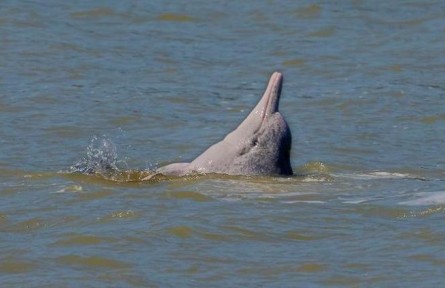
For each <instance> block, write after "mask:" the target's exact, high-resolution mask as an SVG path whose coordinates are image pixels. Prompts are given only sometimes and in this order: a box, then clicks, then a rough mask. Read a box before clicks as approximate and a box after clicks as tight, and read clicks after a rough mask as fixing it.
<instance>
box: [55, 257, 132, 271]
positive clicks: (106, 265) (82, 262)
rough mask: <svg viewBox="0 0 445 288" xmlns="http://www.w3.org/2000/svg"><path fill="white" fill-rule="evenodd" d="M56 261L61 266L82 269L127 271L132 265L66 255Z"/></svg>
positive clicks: (104, 259) (105, 259)
mask: <svg viewBox="0 0 445 288" xmlns="http://www.w3.org/2000/svg"><path fill="white" fill-rule="evenodd" d="M56 261H57V262H58V263H59V264H61V265H66V266H77V267H79V268H81V269H127V268H131V266H132V265H131V264H130V263H127V262H124V261H119V260H115V259H112V258H108V257H102V256H78V255H73V254H71V255H65V256H60V257H58V258H57V259H56Z"/></svg>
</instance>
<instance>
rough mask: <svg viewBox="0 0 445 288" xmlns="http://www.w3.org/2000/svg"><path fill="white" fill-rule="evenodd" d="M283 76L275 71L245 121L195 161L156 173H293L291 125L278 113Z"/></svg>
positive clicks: (164, 168)
mask: <svg viewBox="0 0 445 288" xmlns="http://www.w3.org/2000/svg"><path fill="white" fill-rule="evenodd" d="M282 85H283V75H282V74H281V73H279V72H275V73H273V74H272V76H271V77H270V80H269V84H268V85H267V88H266V91H265V92H264V95H263V97H261V99H260V101H259V102H258V104H257V105H256V106H255V108H253V110H252V111H251V112H250V114H249V115H248V116H247V117H246V119H244V121H243V122H242V123H241V124H240V125H239V126H238V127H237V128H236V129H235V130H233V131H232V132H230V133H229V134H227V135H226V137H224V139H223V140H221V141H220V142H218V143H216V144H214V145H212V146H210V147H209V148H208V149H207V150H206V151H204V153H202V154H201V155H199V156H198V157H197V158H196V159H195V160H193V161H191V162H188V163H173V164H169V165H166V166H163V167H160V168H158V169H156V171H155V172H156V174H158V173H160V174H163V175H176V176H184V175H187V174H191V173H221V174H229V175H292V174H293V172H292V167H291V164H290V150H291V145H292V136H291V132H290V129H289V126H288V125H287V123H286V120H284V118H283V116H282V115H281V114H280V112H278V106H279V103H280V95H281V88H282Z"/></svg>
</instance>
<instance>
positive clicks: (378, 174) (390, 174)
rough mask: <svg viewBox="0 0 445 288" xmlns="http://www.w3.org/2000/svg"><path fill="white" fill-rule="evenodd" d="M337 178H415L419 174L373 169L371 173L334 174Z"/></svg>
mask: <svg viewBox="0 0 445 288" xmlns="http://www.w3.org/2000/svg"><path fill="white" fill-rule="evenodd" d="M332 176H333V177H335V178H349V179H355V180H375V179H404V178H406V179H415V178H418V177H417V176H414V175H411V174H407V173H398V172H384V171H373V172H369V173H335V174H333V175H332Z"/></svg>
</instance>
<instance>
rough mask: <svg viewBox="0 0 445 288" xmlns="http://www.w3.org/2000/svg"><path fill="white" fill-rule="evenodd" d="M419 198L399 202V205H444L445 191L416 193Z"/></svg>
mask: <svg viewBox="0 0 445 288" xmlns="http://www.w3.org/2000/svg"><path fill="white" fill-rule="evenodd" d="M416 196H418V197H419V198H417V199H413V200H408V201H402V202H399V203H398V204H399V205H407V206H425V205H443V204H445V191H437V192H422V193H416Z"/></svg>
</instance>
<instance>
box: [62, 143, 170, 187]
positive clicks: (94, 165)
mask: <svg viewBox="0 0 445 288" xmlns="http://www.w3.org/2000/svg"><path fill="white" fill-rule="evenodd" d="M61 172H62V173H69V174H72V173H74V174H84V175H94V176H98V177H99V178H102V179H105V180H110V181H114V182H140V181H146V180H150V181H152V182H156V181H161V180H164V178H165V177H163V175H158V173H155V171H154V170H153V169H147V170H131V169H129V168H128V164H127V160H126V158H121V157H119V156H118V153H117V148H116V145H115V144H114V143H113V141H112V140H111V139H110V138H109V137H107V136H106V135H103V136H101V137H98V136H94V137H93V138H92V139H91V140H90V143H89V144H88V146H87V151H86V155H85V157H83V158H82V159H81V160H79V161H77V162H76V163H75V164H74V165H72V166H70V167H69V168H68V171H61Z"/></svg>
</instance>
